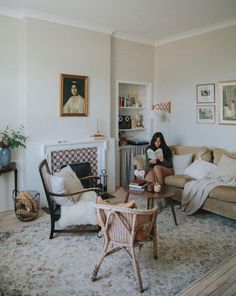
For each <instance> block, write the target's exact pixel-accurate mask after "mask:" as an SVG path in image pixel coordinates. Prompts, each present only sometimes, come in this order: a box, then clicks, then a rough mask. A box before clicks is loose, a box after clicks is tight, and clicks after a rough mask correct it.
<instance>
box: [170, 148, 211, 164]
mask: <svg viewBox="0 0 236 296" xmlns="http://www.w3.org/2000/svg"><path fill="white" fill-rule="evenodd" d="M170 149H171V151H172V152H173V153H174V154H176V155H181V154H193V161H194V160H196V159H198V158H199V157H201V158H202V159H203V160H205V161H209V162H212V151H211V150H209V148H208V147H206V146H199V147H198V146H178V145H174V146H170Z"/></svg>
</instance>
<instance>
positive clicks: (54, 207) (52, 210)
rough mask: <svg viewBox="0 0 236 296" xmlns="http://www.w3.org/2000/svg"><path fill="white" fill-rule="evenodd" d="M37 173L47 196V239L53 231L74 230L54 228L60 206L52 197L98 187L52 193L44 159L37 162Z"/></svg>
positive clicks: (50, 237) (72, 194) (79, 192)
mask: <svg viewBox="0 0 236 296" xmlns="http://www.w3.org/2000/svg"><path fill="white" fill-rule="evenodd" d="M39 173H40V176H41V179H42V183H43V188H44V191H45V195H46V198H47V202H48V207H49V214H50V220H51V231H50V235H49V239H52V238H53V234H54V232H75V229H71V228H70V229H55V223H56V222H57V221H58V220H59V219H60V217H61V206H60V205H58V204H56V203H55V201H54V199H53V197H54V196H58V197H68V198H69V197H71V196H74V195H77V194H81V193H85V192H90V191H95V192H98V191H99V190H100V189H99V188H97V187H92V188H86V189H83V190H80V191H78V192H73V193H63V194H58V193H53V192H51V190H50V181H49V179H50V175H51V172H50V170H49V166H48V163H47V160H46V159H44V160H43V161H41V163H40V164H39ZM90 177H91V178H93V176H89V177H85V179H86V180H88V179H89V178H90ZM81 179H83V178H81ZM98 230H99V228H97V229H96V230H95V231H98ZM77 231H78V230H77Z"/></svg>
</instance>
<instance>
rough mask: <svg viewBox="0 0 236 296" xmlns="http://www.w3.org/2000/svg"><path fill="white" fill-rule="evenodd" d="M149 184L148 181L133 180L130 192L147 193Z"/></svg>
mask: <svg viewBox="0 0 236 296" xmlns="http://www.w3.org/2000/svg"><path fill="white" fill-rule="evenodd" d="M147 184H148V183H147V181H146V180H143V179H136V180H132V181H131V182H130V184H129V190H132V191H145V189H146V186H147Z"/></svg>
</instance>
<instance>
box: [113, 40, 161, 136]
mask: <svg viewBox="0 0 236 296" xmlns="http://www.w3.org/2000/svg"><path fill="white" fill-rule="evenodd" d="M154 56H155V47H154V46H152V45H146V44H141V43H137V42H132V41H127V40H123V39H118V38H112V39H111V110H112V111H111V126H112V136H113V137H115V126H114V124H115V120H116V119H115V118H114V117H115V111H114V110H115V103H116V98H115V94H116V92H115V91H116V90H115V87H116V85H115V83H116V80H124V81H138V82H146V83H148V82H150V83H152V84H153V81H154Z"/></svg>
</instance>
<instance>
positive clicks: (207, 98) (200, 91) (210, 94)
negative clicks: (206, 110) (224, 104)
mask: <svg viewBox="0 0 236 296" xmlns="http://www.w3.org/2000/svg"><path fill="white" fill-rule="evenodd" d="M196 92H197V103H200V104H202V103H214V102H215V84H214V83H211V84H198V85H197V86H196Z"/></svg>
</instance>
